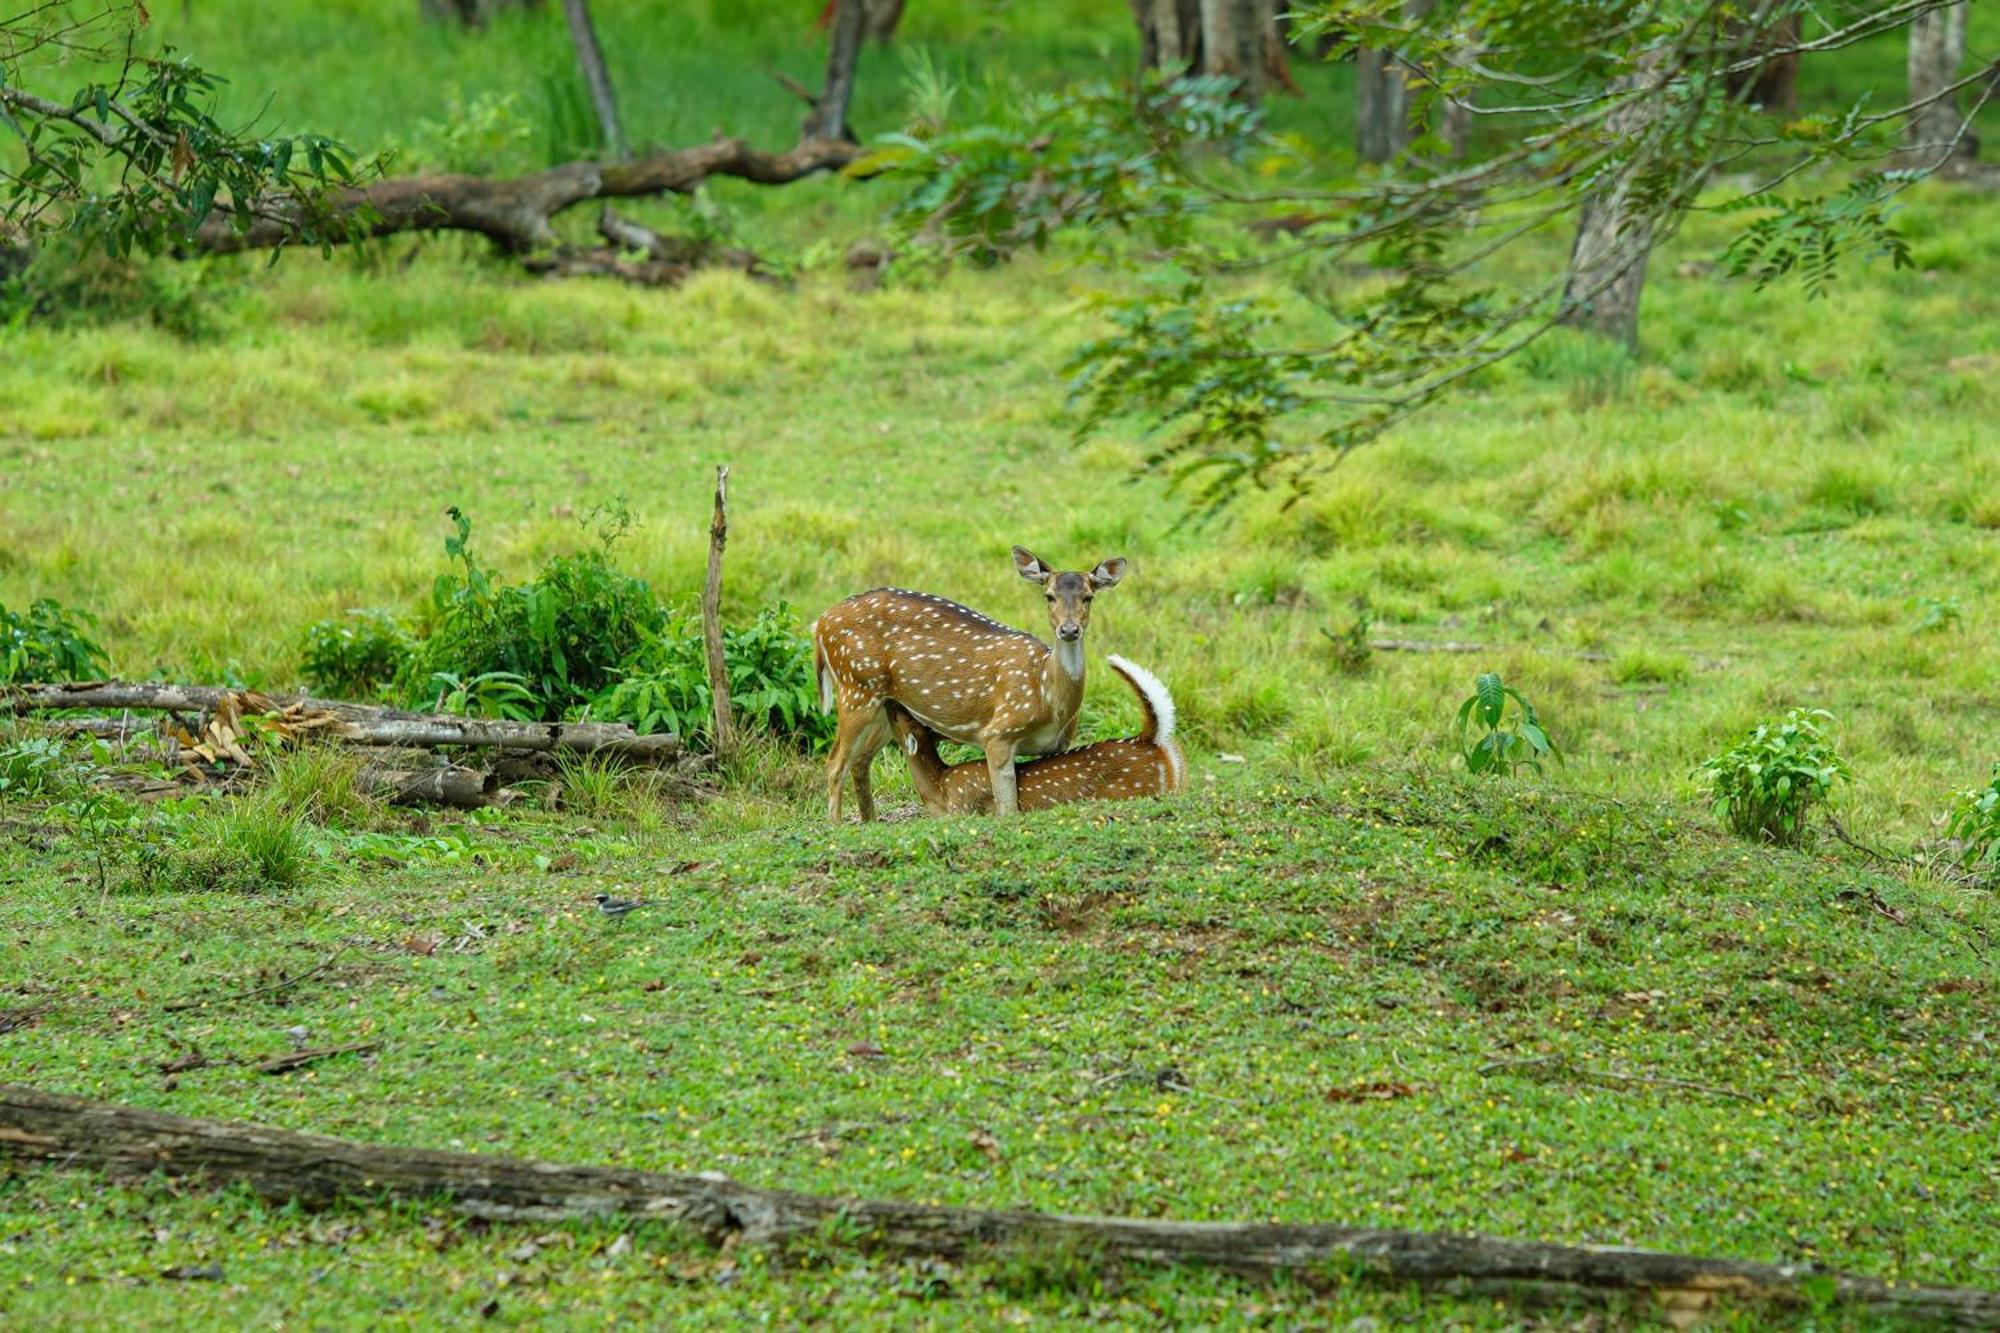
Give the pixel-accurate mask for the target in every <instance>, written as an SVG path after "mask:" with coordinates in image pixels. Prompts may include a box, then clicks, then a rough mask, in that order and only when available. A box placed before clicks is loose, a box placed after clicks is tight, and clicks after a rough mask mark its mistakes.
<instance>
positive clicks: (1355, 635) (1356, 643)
mask: <svg viewBox="0 0 2000 1333" xmlns="http://www.w3.org/2000/svg"><path fill="white" fill-rule="evenodd" d="M1374 628H1375V617H1374V613H1373V612H1372V611H1371V610H1370V609H1369V606H1368V599H1367V598H1365V597H1364V598H1362V599H1360V600H1358V601H1357V602H1355V604H1354V619H1353V621H1352V622H1351V623H1350V624H1349V625H1348V626H1347V628H1346V629H1344V630H1341V631H1340V632H1339V633H1337V634H1336V633H1335V632H1334V631H1332V630H1330V629H1328V628H1326V627H1325V626H1324V625H1322V626H1321V627H1320V631H1319V632H1320V633H1321V634H1324V635H1325V636H1326V638H1327V642H1329V643H1331V644H1332V645H1333V664H1334V665H1335V666H1337V667H1339V668H1340V669H1341V670H1342V671H1344V672H1346V673H1347V674H1348V675H1350V676H1358V675H1360V674H1361V673H1362V672H1364V671H1366V670H1367V669H1368V663H1369V661H1370V659H1371V658H1373V657H1374V656H1375V648H1374V645H1373V644H1372V643H1371V642H1370V641H1369V638H1368V635H1369V632H1370V631H1371V630H1373V629H1374Z"/></svg>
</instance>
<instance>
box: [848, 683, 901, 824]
mask: <svg viewBox="0 0 2000 1333" xmlns="http://www.w3.org/2000/svg"><path fill="white" fill-rule="evenodd" d="M891 738H892V732H891V730H890V727H889V712H888V710H887V709H885V708H879V707H878V708H877V709H876V710H875V717H874V720H873V721H871V722H870V723H869V724H868V726H867V728H866V730H864V731H863V732H862V733H861V735H860V736H859V737H858V738H857V739H856V740H855V742H854V804H855V807H856V808H857V809H858V810H860V812H861V822H862V823H864V824H872V823H874V822H875V756H876V754H878V753H879V752H880V751H881V750H882V748H883V747H884V746H886V745H887V744H888V743H889V741H890V740H891Z"/></svg>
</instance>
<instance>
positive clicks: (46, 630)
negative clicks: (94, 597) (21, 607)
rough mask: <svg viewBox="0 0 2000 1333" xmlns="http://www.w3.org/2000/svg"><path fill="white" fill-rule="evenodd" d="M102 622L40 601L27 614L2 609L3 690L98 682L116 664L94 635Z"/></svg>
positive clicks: (0, 655) (52, 602) (0, 674)
mask: <svg viewBox="0 0 2000 1333" xmlns="http://www.w3.org/2000/svg"><path fill="white" fill-rule="evenodd" d="M96 626H97V617H95V616H93V615H91V614H90V613H89V612H88V611H71V610H69V609H68V608H66V607H64V606H63V605H62V603H60V602H58V601H56V600H54V599H53V598H49V597H39V598H36V599H35V600H34V601H33V602H31V603H29V604H28V609H27V610H26V611H9V610H8V609H7V608H6V606H4V605H0V685H4V684H9V683H11V682H14V681H24V680H38V681H66V680H97V679H100V678H102V676H103V675H104V672H105V669H106V668H107V667H108V666H109V664H110V659H109V658H108V657H107V656H106V655H105V652H104V649H102V648H100V647H98V645H97V641H96V640H95V639H93V638H91V637H90V634H89V632H88V630H87V629H86V627H88V629H95V628H96Z"/></svg>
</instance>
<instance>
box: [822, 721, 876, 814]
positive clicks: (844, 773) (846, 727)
mask: <svg viewBox="0 0 2000 1333" xmlns="http://www.w3.org/2000/svg"><path fill="white" fill-rule="evenodd" d="M888 736H889V714H888V712H887V711H886V710H885V709H884V708H883V707H882V701H881V699H879V698H870V699H867V700H865V701H864V700H862V699H858V698H854V697H853V696H850V695H845V694H843V695H842V696H841V698H840V720H839V722H838V723H837V724H836V726H835V729H834V735H833V749H832V751H831V752H830V753H829V754H828V755H827V757H826V817H827V819H829V820H830V821H832V822H833V823H835V824H838V823H840V817H841V811H840V793H841V788H843V787H844V786H846V785H847V777H848V774H849V773H852V774H853V775H854V796H855V803H856V804H857V805H858V806H859V807H860V809H861V818H862V819H863V820H864V821H865V820H870V819H873V818H874V817H875V796H874V793H873V792H872V791H871V790H870V789H869V783H868V766H869V764H870V763H871V762H872V761H873V760H874V758H875V752H876V751H877V750H879V749H881V748H882V746H883V745H884V744H885V743H886V742H887V740H888Z"/></svg>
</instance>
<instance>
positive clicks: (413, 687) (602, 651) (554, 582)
mask: <svg viewBox="0 0 2000 1333" xmlns="http://www.w3.org/2000/svg"><path fill="white" fill-rule="evenodd" d="M449 514H450V517H451V520H452V525H453V528H452V534H451V535H450V536H449V537H447V538H446V539H445V554H446V555H447V556H448V557H450V558H451V559H452V560H453V561H455V562H457V564H458V566H459V572H458V575H457V576H456V577H454V576H452V575H448V574H447V575H440V576H439V577H438V580H437V583H436V585H435V586H434V588H433V590H432V594H431V606H430V622H431V623H430V631H429V633H428V634H427V635H426V637H425V638H424V640H423V642H422V643H421V644H419V645H418V647H417V649H416V651H415V652H414V653H413V654H412V655H411V657H410V659H409V661H408V662H407V663H406V664H405V666H404V668H403V672H402V675H401V678H400V679H401V682H402V684H403V685H404V687H405V690H406V692H407V693H408V695H409V696H410V698H411V699H412V700H413V701H414V702H417V703H426V704H427V703H430V702H433V701H434V700H435V699H436V697H437V695H438V693H439V692H440V691H441V690H442V691H443V692H444V693H446V694H447V695H449V696H451V697H454V698H460V699H462V701H463V702H464V703H465V704H466V705H467V706H476V707H486V708H490V709H498V710H499V711H498V712H497V713H494V714H490V715H497V716H506V717H514V716H535V717H539V718H542V719H544V720H547V721H555V720H557V719H559V718H561V717H562V716H563V715H564V714H565V713H566V712H567V711H568V710H569V709H572V708H575V707H577V706H579V705H581V704H583V703H585V702H587V701H588V700H589V699H590V698H591V697H592V696H593V695H594V694H596V693H597V692H598V691H600V690H602V689H604V688H606V687H607V686H608V685H610V684H611V683H612V681H613V680H614V678H615V676H616V672H617V670H618V668H619V666H620V664H621V663H623V662H624V661H625V660H626V659H627V658H629V657H631V656H632V654H633V653H635V652H637V651H638V650H639V648H640V646H641V645H642V644H643V643H645V641H646V638H647V636H648V635H650V634H653V633H656V632H657V631H658V630H659V629H660V628H661V627H662V626H663V625H664V624H665V623H666V613H665V611H664V610H663V609H662V608H661V606H660V604H659V601H658V599H657V598H655V597H654V596H653V590H652V588H651V587H650V586H649V585H648V584H647V583H646V581H645V580H644V579H639V578H634V577H632V576H631V575H629V574H625V573H623V572H621V571H619V570H618V569H617V568H615V567H614V566H613V565H612V563H611V550H612V548H613V546H615V545H616V543H617V541H618V539H619V538H620V537H622V536H623V535H624V533H625V531H626V530H627V528H628V527H629V526H630V522H631V520H630V516H629V515H627V514H626V513H625V512H624V511H623V510H622V509H621V510H615V511H613V512H612V513H611V514H609V515H608V516H606V518H605V520H604V524H603V526H602V527H601V528H600V531H599V544H598V547H597V549H595V550H590V551H585V552H583V553H581V554H578V555H568V556H556V557H554V558H552V559H550V560H549V561H548V562H547V563H546V564H544V565H543V566H542V568H541V570H540V572H539V573H538V574H537V576H536V577H535V578H534V580H533V581H531V582H528V583H520V584H505V583H499V582H496V581H495V580H494V578H493V576H492V575H491V574H490V573H489V572H488V571H487V570H486V569H485V568H484V567H482V566H481V565H480V564H479V562H478V560H477V558H476V557H475V556H474V555H473V553H472V549H471V541H472V520H471V519H470V518H468V517H467V516H466V515H465V514H463V513H461V512H460V511H459V510H458V509H457V507H455V506H454V507H453V508H452V509H451V510H450V511H449Z"/></svg>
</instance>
